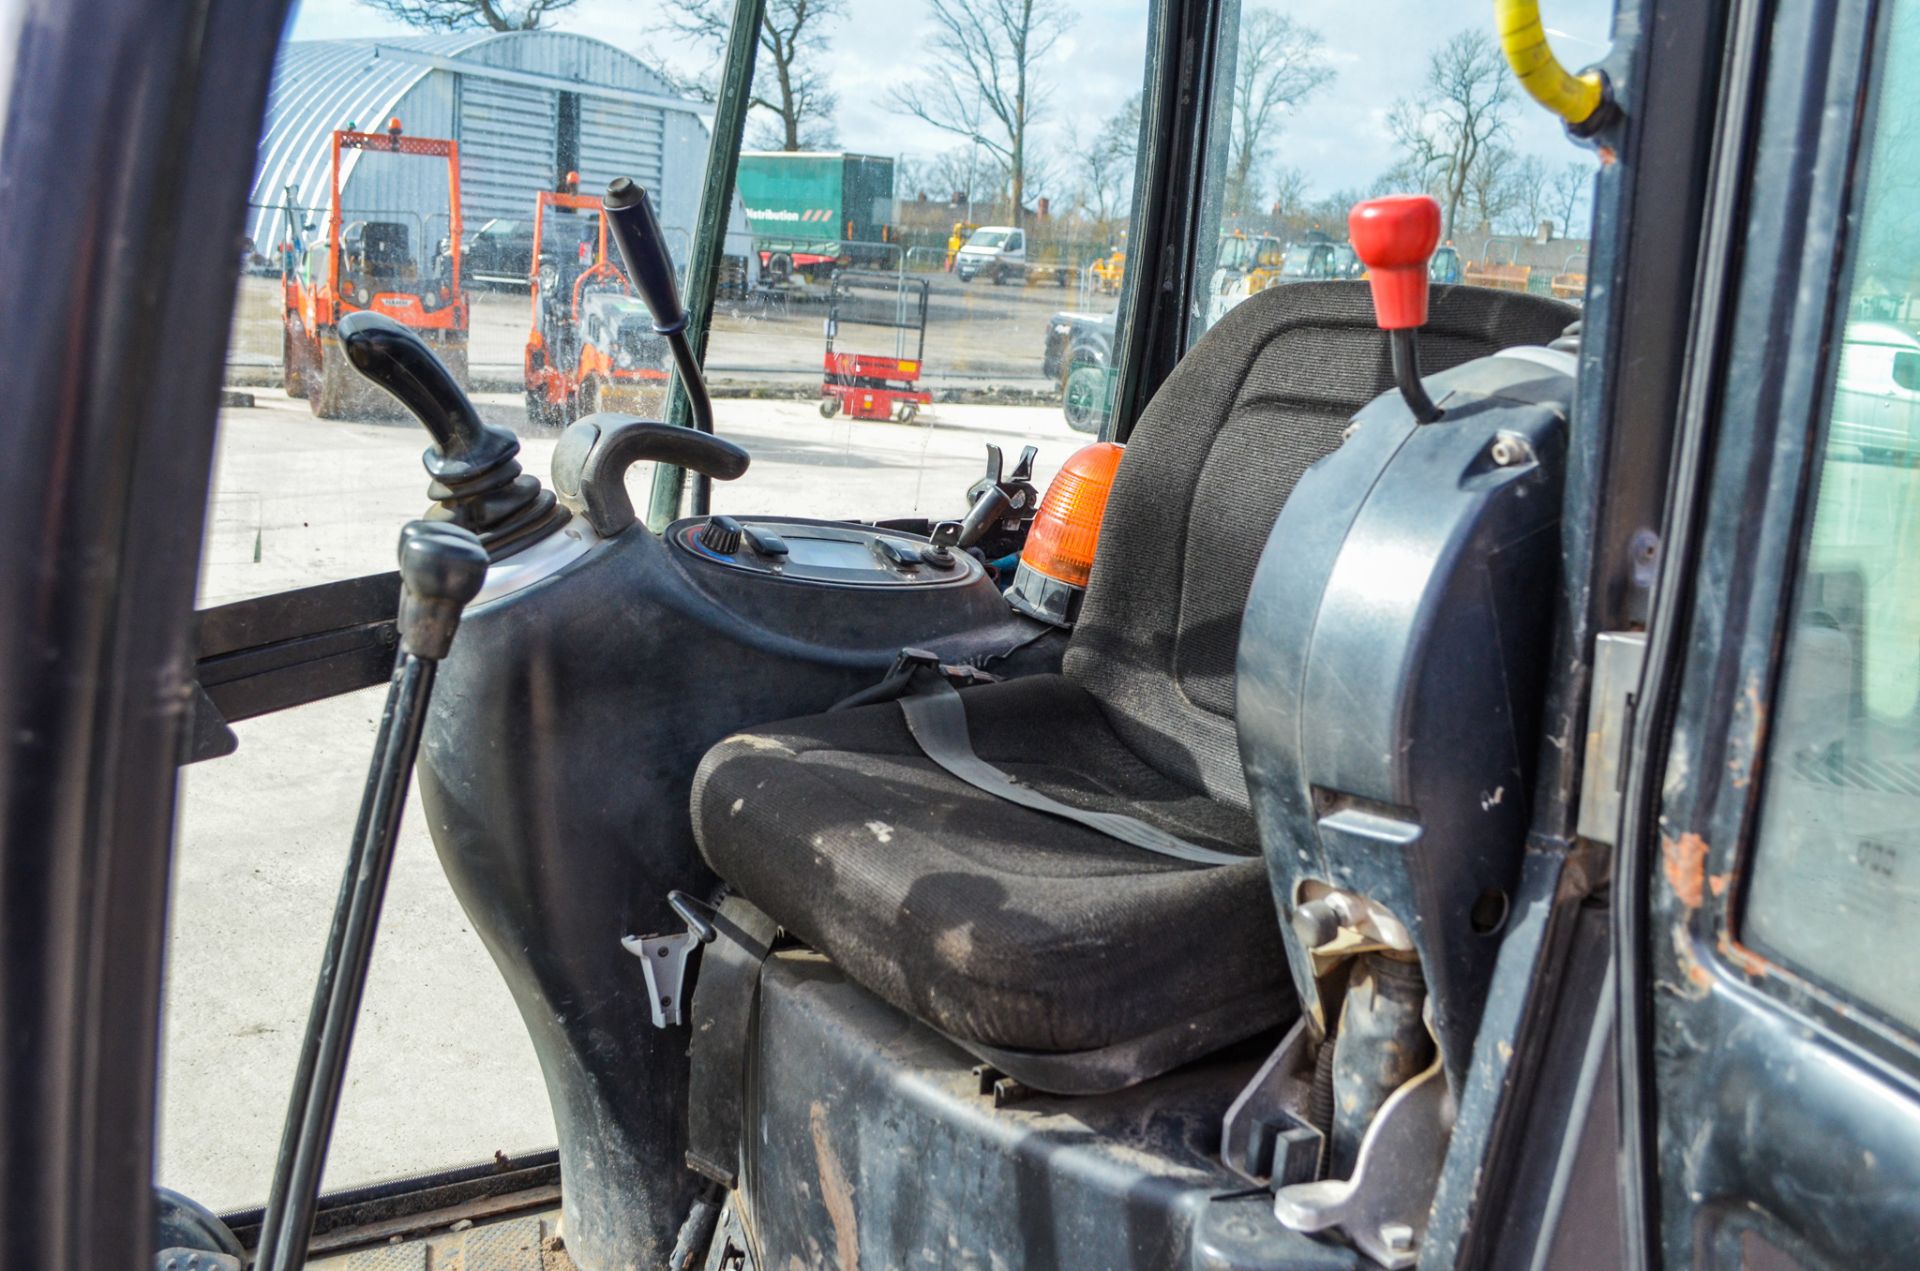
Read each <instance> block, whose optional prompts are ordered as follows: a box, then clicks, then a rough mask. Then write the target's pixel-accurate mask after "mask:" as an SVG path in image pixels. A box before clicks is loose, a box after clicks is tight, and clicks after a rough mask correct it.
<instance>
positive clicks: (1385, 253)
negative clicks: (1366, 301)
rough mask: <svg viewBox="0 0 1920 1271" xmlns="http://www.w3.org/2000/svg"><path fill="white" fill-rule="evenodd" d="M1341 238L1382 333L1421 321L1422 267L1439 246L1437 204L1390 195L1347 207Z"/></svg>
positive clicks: (1424, 309)
mask: <svg viewBox="0 0 1920 1271" xmlns="http://www.w3.org/2000/svg"><path fill="white" fill-rule="evenodd" d="M1347 234H1348V236H1349V237H1350V238H1352V239H1353V250H1354V253H1355V254H1356V255H1357V256H1359V257H1360V259H1361V260H1363V261H1365V262H1366V265H1367V281H1368V282H1370V283H1371V284H1373V312H1374V318H1375V320H1376V321H1377V322H1379V324H1380V327H1381V329H1382V330H1384V331H1399V330H1404V329H1406V328H1410V327H1418V326H1421V325H1423V324H1424V323H1425V322H1426V320H1427V261H1428V259H1429V258H1430V257H1431V256H1432V255H1433V249H1434V247H1435V246H1436V245H1437V244H1438V243H1439V242H1440V204H1438V203H1437V202H1435V201H1434V200H1433V199H1432V198H1430V197H1428V196H1427V195H1425V194H1390V195H1388V196H1387V197H1385V198H1380V199H1367V200H1366V201H1365V202H1362V203H1356V204H1354V205H1353V210H1352V211H1351V212H1349V213H1347Z"/></svg>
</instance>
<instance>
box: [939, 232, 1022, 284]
mask: <svg viewBox="0 0 1920 1271" xmlns="http://www.w3.org/2000/svg"><path fill="white" fill-rule="evenodd" d="M953 272H954V273H956V274H958V275H960V281H961V282H972V281H973V280H974V279H975V278H978V277H981V276H983V275H984V276H985V277H986V279H987V281H989V282H992V283H995V284H998V283H1003V282H1007V281H1009V280H1011V281H1014V282H1019V281H1021V280H1023V279H1024V278H1026V276H1027V236H1026V234H1024V233H1023V232H1021V231H1020V230H1018V229H1015V228H1014V227H1013V226H1011V225H982V226H981V227H980V228H979V229H977V230H975V231H973V235H972V236H971V237H970V238H968V239H967V245H966V246H965V247H962V248H961V249H960V251H959V253H958V254H957V255H956V256H955V257H954V258H953Z"/></svg>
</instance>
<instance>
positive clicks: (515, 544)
mask: <svg viewBox="0 0 1920 1271" xmlns="http://www.w3.org/2000/svg"><path fill="white" fill-rule="evenodd" d="M339 329H340V347H341V348H342V349H343V350H344V351H345V352H346V355H347V360H348V361H349V362H351V363H352V364H353V368H354V369H355V370H356V371H358V372H360V374H362V375H364V376H365V377H366V378H368V379H370V380H372V381H373V382H374V383H376V384H378V385H379V386H380V387H381V388H384V389H386V390H387V391H388V392H389V393H392V394H393V395H394V396H395V397H397V398H399V399H400V404H401V405H402V406H405V407H406V408H407V409H408V410H409V411H411V412H412V413H413V416H414V418H416V419H418V420H419V421H420V422H421V424H423V425H424V426H425V427H426V430H427V431H428V432H429V433H431V434H432V435H433V445H432V446H430V447H428V449H427V453H426V454H425V455H423V456H421V462H422V463H423V464H425V465H426V469H427V475H428V476H430V477H432V478H433V484H432V485H431V486H429V487H428V489H427V493H428V494H430V495H432V496H433V498H434V499H436V500H438V501H439V504H440V508H439V510H437V511H435V512H434V513H432V514H431V515H432V517H433V519H435V520H445V521H451V522H453V524H455V525H458V526H460V527H461V528H462V529H467V530H471V531H473V532H474V533H475V534H477V535H479V537H480V543H481V545H482V546H483V547H485V548H486V549H487V555H488V556H490V557H492V558H493V559H494V560H499V559H501V558H502V557H505V556H511V555H513V553H515V552H517V551H520V550H521V549H523V548H526V547H530V546H532V545H533V544H534V543H537V542H539V541H540V540H541V539H543V538H545V537H546V536H547V535H548V534H550V533H552V532H553V531H554V530H557V529H559V528H560V527H561V526H562V525H564V524H566V521H567V517H568V515H569V514H568V512H567V510H566V509H565V508H562V507H559V506H557V504H556V503H555V501H554V497H553V495H552V494H550V493H549V492H547V491H546V490H543V489H541V488H540V481H539V479H538V478H537V477H530V476H527V475H525V474H524V473H522V472H521V471H520V464H519V461H518V460H517V459H516V458H515V456H517V455H518V454H519V453H520V439H519V438H518V437H515V436H514V435H513V434H512V433H511V432H509V431H508V430H506V429H505V428H496V427H494V426H493V425H492V424H489V423H487V422H486V421H485V420H483V419H481V418H480V413H479V412H478V411H476V410H475V409H474V408H473V403H472V401H470V400H468V398H467V395H466V393H465V392H463V391H462V390H461V388H460V383H459V381H458V380H456V379H454V378H453V372H451V371H449V370H448V369H447V368H446V366H445V365H444V364H443V363H442V362H441V361H440V359H439V358H437V357H435V356H434V353H433V350H432V349H430V348H428V347H427V344H426V341H424V340H422V339H421V338H420V337H419V336H418V335H417V334H415V333H414V332H413V331H411V330H409V329H407V328H406V327H404V326H402V325H401V324H400V323H398V322H395V321H394V320H393V319H392V318H389V317H387V316H386V315H385V314H383V313H374V312H372V311H371V310H362V311H360V312H357V313H350V314H348V315H347V316H346V317H344V318H342V319H340V328H339Z"/></svg>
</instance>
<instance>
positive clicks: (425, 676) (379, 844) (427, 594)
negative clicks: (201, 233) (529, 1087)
mask: <svg viewBox="0 0 1920 1271" xmlns="http://www.w3.org/2000/svg"><path fill="white" fill-rule="evenodd" d="M354 316H356V317H359V316H367V315H358V314H356V315H354ZM342 325H343V326H344V325H345V323H342ZM486 576H487V552H486V549H485V548H483V547H482V546H481V545H480V540H479V538H478V537H477V536H475V535H474V534H473V533H472V532H471V531H469V530H466V529H463V528H461V527H459V526H457V525H449V524H447V523H446V522H444V521H414V522H413V523H412V524H410V525H408V526H407V527H406V528H405V529H404V530H402V531H401V533H400V580H401V582H402V584H403V585H404V588H405V589H404V590H403V591H402V593H401V596H400V619H399V627H400V656H399V659H398V660H397V661H396V662H395V663H394V668H393V679H392V680H391V682H390V683H389V685H388V688H387V705H386V709H385V711H383V712H382V713H381V716H380V732H379V736H378V737H377V738H376V739H375V741H374V744H373V765H372V767H371V769H370V770H369V771H368V773H367V784H366V788H365V790H364V791H363V792H362V794H361V796H360V820H359V822H358V824H357V825H356V827H355V829H354V835H353V844H352V847H351V848H350V849H349V851H348V854H347V869H346V874H345V876H344V877H343V878H342V879H341V880H340V897H339V899H338V900H337V901H336V902H335V904H334V910H333V926H332V928H331V929H330V930H329V931H328V933H327V946H326V952H325V954H324V955H323V956H322V957H321V959H320V975H319V978H318V980H317V982H316V983H315V984H314V990H313V1007H312V1009H311V1011H310V1012H309V1014H308V1016H307V1032H306V1036H305V1038H304V1039H303V1040H302V1042H301V1044H300V1064H299V1068H298V1070H297V1072H296V1073H295V1075H294V1080H293V1094H292V1096H291V1098H289V1099H288V1101H287V1119H286V1123H285V1125H284V1126H283V1128H282V1129H281V1132H280V1155H279V1157H278V1159H277V1160H276V1161H275V1163H274V1170H273V1186H272V1189H271V1191H270V1192H269V1194H268V1199H267V1212H266V1217H265V1219H264V1221H263V1222H262V1223H261V1227H260V1244H259V1256H258V1258H257V1259H256V1261H255V1262H254V1267H255V1268H256V1271H296V1269H297V1268H299V1267H303V1266H305V1265H306V1260H307V1241H308V1239H309V1237H310V1236H311V1235H312V1232H313V1215H314V1209H315V1206H316V1204H317V1202H318V1198H319V1195H320V1176H321V1172H322V1170H323V1169H324V1168H325V1166H326V1162H327V1147H328V1144H329V1143H330V1142H331V1140H332V1138H333V1122H334V1117H335V1114H337V1113H338V1112H339V1110H340V1088H341V1085H342V1083H343V1082H344V1081H345V1079H346V1073H347V1053H348V1051H349V1050H351V1049H352V1046H353V1030H354V1024H355V1022H356V1021H357V1019H358V1017H359V1013H360V998H361V994H362V993H363V992H364V991H365V989H366V985H367V967H368V965H369V964H370V963H371V961H372V958H373V937H374V932H375V930H376V929H377V928H378V927H379V925H380V906H381V903H382V901H383V900H384V899H385V897H386V891H387V878H388V876H389V874H390V873H391V872H392V867H393V850H394V845H395V844H396V843H397V842H398V840H399V836H400V813H401V811H402V810H403V809H404V807H405V806H406V800H407V786H408V784H409V782H410V781H411V780H412V778H413V765H414V759H415V758H416V756H418V754H419V752H420V731H421V727H422V725H423V724H424V723H425V721H426V716H427V706H428V704H429V702H430V701H431V699H432V695H433V680H434V673H435V671H436V670H437V669H438V667H439V664H440V659H442V658H444V657H446V655H447V649H448V647H449V646H450V645H451V644H452V643H453V633H454V631H455V629H456V628H457V627H458V626H459V625H460V614H461V611H462V610H464V609H465V608H466V606H467V603H468V602H469V601H471V600H472V599H473V598H474V597H475V596H476V595H478V594H479V592H480V585H481V584H482V583H483V582H485V581H486Z"/></svg>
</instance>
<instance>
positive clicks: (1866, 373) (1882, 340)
mask: <svg viewBox="0 0 1920 1271" xmlns="http://www.w3.org/2000/svg"><path fill="white" fill-rule="evenodd" d="M1827 444H1828V445H1830V446H1852V447H1854V448H1855V449H1857V450H1859V452H1860V454H1861V456H1862V457H1863V458H1866V459H1869V460H1875V461H1878V462H1883V463H1911V462H1913V460H1914V459H1915V457H1916V456H1920V339H1915V338H1914V337H1913V336H1912V335H1910V334H1909V333H1908V332H1907V331H1906V330H1904V329H1903V328H1901V327H1897V326H1895V325H1894V324H1892V323H1891V322H1852V323H1849V324H1848V325H1847V328H1846V334H1845V335H1844V336H1843V337H1842V340H1841V344H1840V376H1839V382H1838V383H1837V384H1836V385H1835V386H1834V394H1833V424H1832V427H1831V429H1830V430H1829V431H1828V433H1827Z"/></svg>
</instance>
